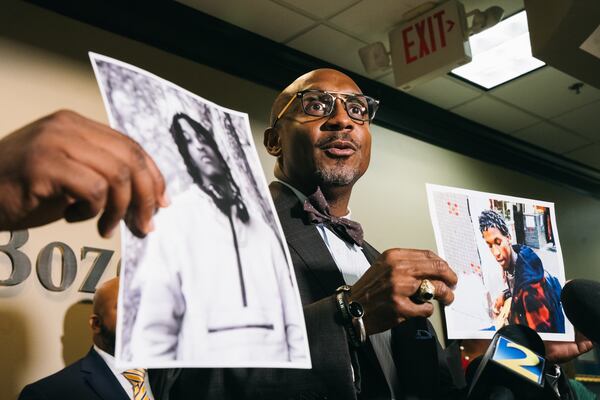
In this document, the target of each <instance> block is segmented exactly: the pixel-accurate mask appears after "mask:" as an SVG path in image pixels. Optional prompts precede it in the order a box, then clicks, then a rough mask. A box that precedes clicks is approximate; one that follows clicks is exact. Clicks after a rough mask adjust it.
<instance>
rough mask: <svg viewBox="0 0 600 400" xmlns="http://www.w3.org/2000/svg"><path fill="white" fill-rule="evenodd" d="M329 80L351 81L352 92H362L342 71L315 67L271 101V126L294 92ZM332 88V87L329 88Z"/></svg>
mask: <svg viewBox="0 0 600 400" xmlns="http://www.w3.org/2000/svg"><path fill="white" fill-rule="evenodd" d="M323 81H327V82H331V85H332V87H333V85H337V84H338V83H340V82H342V81H346V82H348V83H349V82H351V85H353V86H354V87H355V90H353V92H354V93H362V92H361V90H360V88H359V87H358V86H357V85H356V83H354V81H353V80H352V78H350V77H349V76H348V75H346V74H344V73H343V72H340V71H337V70H335V69H331V68H320V69H315V70H312V71H310V72H307V73H306V74H304V75H302V76H300V77H299V78H297V79H296V80H295V81H294V82H292V83H291V84H290V85H289V86H288V87H286V88H285V89H283V91H282V92H281V93H279V95H278V96H277V98H275V101H274V102H273V106H272V107H271V118H270V119H269V121H270V123H271V126H273V124H274V123H275V119H276V118H277V114H279V113H280V112H281V110H282V109H283V107H285V104H286V103H287V102H288V101H290V99H291V98H292V96H295V95H296V93H298V92H300V91H302V90H304V89H309V88H311V84H313V83H315V82H323ZM319 89H322V90H327V88H323V87H319ZM330 90H333V89H330Z"/></svg>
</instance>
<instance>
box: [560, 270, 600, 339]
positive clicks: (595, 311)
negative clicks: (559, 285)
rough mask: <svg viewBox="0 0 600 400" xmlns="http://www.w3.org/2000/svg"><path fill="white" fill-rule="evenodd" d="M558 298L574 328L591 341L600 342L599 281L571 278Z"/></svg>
mask: <svg viewBox="0 0 600 400" xmlns="http://www.w3.org/2000/svg"><path fill="white" fill-rule="evenodd" d="M560 299H561V301H562V304H563V309H564V310H565V314H566V315H567V318H568V319H569V321H571V323H572V324H573V325H574V326H575V328H577V330H578V331H579V332H581V333H583V335H584V336H585V337H587V338H588V339H590V340H591V341H592V342H594V343H600V329H599V328H598V322H600V283H599V282H594V281H590V280H588V279H573V280H572V281H569V282H567V284H566V285H565V286H564V287H563V289H562V293H561V295H560Z"/></svg>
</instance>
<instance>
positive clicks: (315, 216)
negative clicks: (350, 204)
mask: <svg viewBox="0 0 600 400" xmlns="http://www.w3.org/2000/svg"><path fill="white" fill-rule="evenodd" d="M304 211H306V214H307V215H308V219H309V221H310V222H311V223H313V224H325V225H326V226H328V227H329V228H331V229H332V230H333V232H335V234H336V235H338V236H339V237H340V238H342V239H343V240H345V241H347V242H349V243H356V244H357V245H359V246H362V243H363V230H362V227H361V226H360V224H359V223H358V222H355V221H351V220H349V219H347V218H338V217H335V216H333V215H331V214H330V213H329V204H327V200H325V196H323V193H322V192H321V189H320V188H317V191H316V192H314V193H313V194H311V195H310V196H308V197H307V198H306V200H304Z"/></svg>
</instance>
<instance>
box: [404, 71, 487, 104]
mask: <svg viewBox="0 0 600 400" xmlns="http://www.w3.org/2000/svg"><path fill="white" fill-rule="evenodd" d="M407 93H408V94H410V95H411V96H415V97H418V98H419V99H422V100H425V101H427V102H429V103H431V104H435V105H436V106H438V107H442V108H446V109H447V108H452V107H454V106H457V105H459V104H462V103H464V102H466V101H469V100H471V99H474V98H475V97H477V96H480V95H481V94H482V92H481V91H480V90H477V89H475V88H473V87H470V86H467V85H466V84H463V83H462V82H459V81H457V80H454V79H452V78H449V77H446V76H441V77H439V78H435V79H432V80H430V81H429V82H425V83H423V84H421V85H418V86H416V87H415V88H414V89H412V90H411V91H409V92H407Z"/></svg>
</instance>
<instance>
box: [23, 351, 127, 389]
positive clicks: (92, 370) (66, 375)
mask: <svg viewBox="0 0 600 400" xmlns="http://www.w3.org/2000/svg"><path fill="white" fill-rule="evenodd" d="M42 399H43V400H54V399H56V400H129V397H128V396H127V393H126V392H125V390H123V387H122V386H121V384H120V383H119V381H118V380H117V378H116V377H115V376H114V374H113V373H112V371H111V370H110V369H109V368H108V366H107V365H106V363H105V362H104V360H103V359H102V357H100V355H98V353H96V351H95V350H94V349H93V348H92V349H91V350H90V352H89V353H88V354H87V355H86V356H85V357H83V358H82V359H81V360H79V361H76V362H74V363H73V364H71V365H69V366H68V367H65V368H64V369H62V370H60V371H58V372H57V373H55V374H53V375H50V376H48V377H46V378H44V379H41V380H39V381H37V382H34V383H32V384H30V385H27V386H25V388H24V389H23V391H22V392H21V394H20V395H19V400H42Z"/></svg>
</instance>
